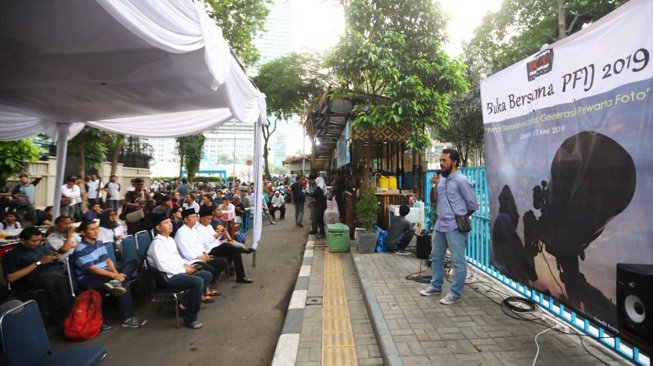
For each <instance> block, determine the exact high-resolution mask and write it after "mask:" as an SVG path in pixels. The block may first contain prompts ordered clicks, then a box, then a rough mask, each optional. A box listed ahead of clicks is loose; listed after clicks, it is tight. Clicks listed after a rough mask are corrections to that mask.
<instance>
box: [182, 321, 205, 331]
mask: <svg viewBox="0 0 653 366" xmlns="http://www.w3.org/2000/svg"><path fill="white" fill-rule="evenodd" d="M186 325H187V326H188V328H190V329H200V328H202V327H204V324H202V323H200V322H199V321H197V320H195V321H194V322H192V323H186Z"/></svg>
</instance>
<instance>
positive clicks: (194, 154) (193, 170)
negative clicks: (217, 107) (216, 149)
mask: <svg viewBox="0 0 653 366" xmlns="http://www.w3.org/2000/svg"><path fill="white" fill-rule="evenodd" d="M176 140H177V151H178V152H179V157H180V159H181V163H180V164H179V177H180V178H181V167H182V166H185V167H186V174H187V175H188V180H189V181H191V182H192V181H193V177H194V176H195V175H196V174H197V172H198V171H199V169H200V161H201V160H202V158H203V157H204V140H205V137H204V135H203V134H201V133H199V134H197V135H191V136H184V137H177V138H176Z"/></svg>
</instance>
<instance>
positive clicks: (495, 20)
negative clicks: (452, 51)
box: [464, 0, 627, 77]
mask: <svg viewBox="0 0 653 366" xmlns="http://www.w3.org/2000/svg"><path fill="white" fill-rule="evenodd" d="M626 1H627V0H591V1H590V0H545V1H543V0H506V1H504V2H503V4H502V6H501V8H500V9H499V10H498V11H497V12H496V13H488V14H487V15H486V16H485V17H484V18H483V21H482V23H481V25H480V26H479V27H478V28H476V30H475V31H474V37H473V38H472V39H471V40H470V42H469V43H468V44H467V45H465V47H464V53H465V61H466V63H467V65H468V66H470V67H472V68H474V69H475V70H476V74H477V75H478V76H480V77H483V76H488V75H491V74H494V73H495V72H498V71H500V70H502V69H504V68H506V67H508V66H510V65H512V64H514V63H515V62H517V61H520V60H522V59H524V58H525V57H528V56H529V55H532V54H534V53H536V52H537V51H538V50H539V49H540V48H541V47H542V45H544V44H551V43H554V42H555V41H557V40H559V39H562V38H564V37H565V36H567V35H570V34H573V33H575V32H577V31H579V30H580V29H582V28H583V27H584V26H585V25H587V24H590V23H592V22H593V21H595V20H597V19H599V18H601V17H602V16H604V15H606V14H607V13H609V12H611V11H612V10H614V9H616V8H617V7H618V6H619V5H621V4H623V3H625V2H626ZM478 76H477V77H478Z"/></svg>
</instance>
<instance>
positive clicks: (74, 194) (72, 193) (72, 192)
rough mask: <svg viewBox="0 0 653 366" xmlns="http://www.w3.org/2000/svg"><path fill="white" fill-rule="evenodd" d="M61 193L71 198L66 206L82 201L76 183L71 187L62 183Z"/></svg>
mask: <svg viewBox="0 0 653 366" xmlns="http://www.w3.org/2000/svg"><path fill="white" fill-rule="evenodd" d="M61 194H62V195H64V196H66V197H70V198H72V199H73V200H72V202H70V205H68V206H72V205H74V204H76V203H80V202H82V193H81V191H80V190H79V186H78V185H74V186H73V188H68V185H67V184H64V185H63V187H61Z"/></svg>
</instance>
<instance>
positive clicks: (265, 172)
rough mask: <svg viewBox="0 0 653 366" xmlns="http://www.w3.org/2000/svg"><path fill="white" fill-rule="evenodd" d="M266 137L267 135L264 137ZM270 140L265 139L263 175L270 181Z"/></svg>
mask: <svg viewBox="0 0 653 366" xmlns="http://www.w3.org/2000/svg"><path fill="white" fill-rule="evenodd" d="M263 136H265V135H263ZM268 155H269V151H268V139H266V138H265V137H264V138H263V175H264V176H265V177H266V178H267V179H270V166H269V165H268Z"/></svg>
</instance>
